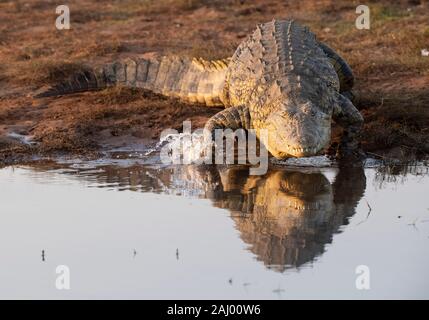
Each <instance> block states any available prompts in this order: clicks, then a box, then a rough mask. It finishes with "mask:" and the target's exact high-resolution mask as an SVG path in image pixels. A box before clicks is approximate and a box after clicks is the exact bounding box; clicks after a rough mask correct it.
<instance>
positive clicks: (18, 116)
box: [0, 0, 429, 164]
mask: <svg viewBox="0 0 429 320" xmlns="http://www.w3.org/2000/svg"><path fill="white" fill-rule="evenodd" d="M393 3H394V4H393ZM358 4H359V3H358V2H356V1H333V0H332V1H330V0H317V1H284V0H282V1H279V0H268V1H259V0H256V1H244V0H242V1H238V0H237V1H227V0H225V1H203V0H176V1H173V0H158V1H151V0H146V1H131V0H125V1H107V0H98V1H88V0H76V1H73V4H72V5H70V11H71V29H70V30H57V29H56V28H55V19H56V17H57V15H56V14H55V8H56V4H55V1H36V0H30V1H3V0H0V163H3V164H9V163H17V162H21V161H24V160H28V158H29V156H32V155H35V154H36V155H47V154H79V155H90V156H97V154H98V153H97V152H98V151H99V150H102V149H105V148H108V147H111V146H120V145H125V144H131V143H137V142H141V141H143V140H144V141H146V140H148V139H158V137H159V134H160V132H161V131H162V130H163V129H164V128H176V129H180V128H181V125H182V122H183V120H186V119H189V120H191V121H192V122H193V125H194V126H195V127H197V126H202V125H203V124H204V122H205V121H206V120H207V119H208V117H210V116H211V115H213V114H214V113H216V112H217V111H219V109H214V108H205V107H201V106H189V105H185V104H182V103H180V102H178V101H175V100H172V99H166V98H162V97H159V96H154V95H152V94H149V93H146V92H141V91H138V90H132V89H126V88H111V89H106V90H103V91H99V92H91V93H84V94H76V95H72V96H65V97H59V98H49V99H41V100H35V99H33V98H32V97H31V95H32V94H33V93H34V92H35V91H36V90H38V89H40V88H41V87H43V86H46V85H49V84H53V83H56V82H57V81H59V80H60V79H63V78H64V77H66V76H67V75H69V74H71V73H72V72H73V71H75V70H77V69H79V68H81V67H82V66H84V65H100V64H103V63H106V62H110V61H114V60H115V59H117V58H122V57H127V56H137V55H151V54H154V53H156V54H168V53H175V54H184V55H189V56H201V57H204V58H223V57H227V56H231V55H232V53H233V52H234V50H235V48H236V47H237V45H238V44H239V43H240V42H241V41H242V40H243V39H244V38H245V37H246V36H247V35H248V34H249V33H250V32H251V31H252V30H253V29H254V27H255V25H256V24H257V23H262V22H266V21H270V20H271V19H273V18H293V19H295V20H297V21H298V22H300V23H302V24H305V25H308V26H309V27H310V28H311V29H312V30H313V31H314V32H315V33H316V34H317V36H318V38H319V39H320V40H322V41H325V42H326V43H328V44H329V45H331V46H332V47H333V48H335V49H336V50H337V51H338V52H339V53H340V54H341V55H343V57H344V58H346V60H347V61H348V62H349V63H350V65H351V66H352V68H353V70H354V72H355V75H356V88H355V95H356V105H357V106H358V108H359V109H360V110H361V112H362V114H363V115H364V117H365V129H364V134H363V138H362V147H363V149H364V150H365V151H367V152H370V153H372V154H377V155H380V156H387V157H392V156H394V157H404V156H410V155H412V156H419V157H422V156H423V157H424V156H427V154H428V153H429V139H428V138H429V57H424V56H422V54H421V50H422V49H424V48H427V49H429V22H428V21H429V4H428V2H427V1H418V0H412V1H402V2H400V1H394V2H393V1H392V3H390V2H389V1H376V2H369V7H370V9H371V29H370V30H358V29H357V28H356V27H355V19H356V17H357V14H356V13H355V10H356V6H357V5H358ZM339 133H340V129H339V128H336V129H335V130H334V137H333V141H335V140H337V139H338V134H339ZM28 136H30V137H32V139H33V140H34V141H36V142H37V144H36V145H32V144H30V143H28V141H27V140H26V139H27V137H28Z"/></svg>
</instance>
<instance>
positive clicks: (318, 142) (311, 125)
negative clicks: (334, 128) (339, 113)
mask: <svg viewBox="0 0 429 320" xmlns="http://www.w3.org/2000/svg"><path fill="white" fill-rule="evenodd" d="M263 128H264V129H266V130H267V138H268V141H265V142H264V144H265V146H266V148H267V149H268V151H269V152H270V153H271V154H272V155H273V156H274V157H276V158H277V159H283V158H287V157H309V156H314V155H317V154H318V153H319V152H320V151H322V150H323V149H324V148H325V147H326V146H327V145H328V144H329V141H330V139H331V114H330V113H327V112H325V111H323V109H322V108H320V107H318V106H317V105H316V104H314V103H312V102H310V101H307V102H304V103H302V104H300V105H295V106H290V105H288V106H286V105H281V106H279V107H278V108H277V109H276V110H275V111H273V112H272V113H271V114H270V115H269V116H268V117H267V118H266V120H265V121H264V122H263Z"/></svg>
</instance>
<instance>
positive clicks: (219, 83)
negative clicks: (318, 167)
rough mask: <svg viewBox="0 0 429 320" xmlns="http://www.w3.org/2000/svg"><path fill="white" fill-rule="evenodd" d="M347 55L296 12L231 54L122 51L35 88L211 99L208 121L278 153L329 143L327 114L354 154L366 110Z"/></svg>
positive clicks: (301, 152) (312, 151)
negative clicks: (131, 54) (249, 135)
mask: <svg viewBox="0 0 429 320" xmlns="http://www.w3.org/2000/svg"><path fill="white" fill-rule="evenodd" d="M353 83H354V76H353V72H352V70H351V68H350V66H349V65H348V64H347V62H346V61H345V60H344V59H343V58H342V57H341V56H340V55H339V54H337V53H336V52H335V51H334V50H333V49H331V48H330V47H329V46H328V45H326V44H324V43H322V42H320V41H318V40H317V39H316V36H315V35H314V33H312V32H311V31H310V30H309V28H308V27H306V26H301V25H300V24H298V23H297V22H295V21H294V20H272V21H271V22H268V23H263V24H259V25H258V26H257V27H256V29H255V30H254V32H253V33H252V34H251V35H249V37H248V38H247V39H246V40H244V41H243V42H242V43H241V44H240V45H239V46H238V48H237V49H236V51H235V53H234V54H233V56H232V57H231V58H227V59H221V60H212V61H208V60H204V59H202V58H188V57H180V56H160V57H155V58H149V59H145V58H140V57H137V58H126V59H122V60H118V61H116V62H113V63H110V64H107V65H104V66H101V67H97V68H89V69H86V70H83V71H82V72H78V73H76V74H74V75H72V76H71V77H70V78H69V79H67V80H65V81H64V82H62V83H59V84H57V85H54V86H52V87H50V88H48V89H47V90H44V91H42V92H41V93H39V94H37V95H36V97H39V98H41V97H49V96H58V95H64V94H70V93H75V92H83V91H90V90H99V89H103V88H106V87H109V86H114V85H122V86H128V87H135V88H142V89H145V90H150V91H152V92H154V93H157V94H161V95H165V96H169V97H175V98H178V99H180V100H183V101H185V102H188V103H199V104H202V105H205V106H208V107H220V106H223V107H225V108H224V109H223V110H222V111H219V112H218V113H217V114H215V115H214V116H213V117H211V118H210V119H209V120H208V121H207V123H206V124H205V129H206V130H207V131H206V132H210V133H212V134H213V135H214V132H215V130H216V129H224V128H230V129H232V130H235V129H239V128H242V129H246V130H249V129H252V130H254V132H255V133H256V135H257V137H258V138H261V134H262V133H264V134H266V135H267V137H268V139H260V140H261V142H262V143H263V144H264V145H265V147H266V148H267V150H268V151H269V152H270V153H271V154H272V155H273V156H274V157H275V158H278V159H284V158H287V157H306V156H313V155H317V154H319V153H321V152H323V151H325V150H326V148H327V147H329V145H330V140H331V122H332V121H334V122H335V123H337V124H339V125H340V126H342V128H343V129H344V130H343V136H342V140H341V143H340V148H339V150H341V151H342V152H340V153H339V154H342V155H344V154H346V155H347V154H348V155H350V154H357V152H356V151H358V150H359V134H360V132H361V129H362V126H363V117H362V115H361V114H360V112H359V111H358V109H357V108H356V107H355V106H354V105H353V103H352V96H353V95H352V94H351V89H352V87H353Z"/></svg>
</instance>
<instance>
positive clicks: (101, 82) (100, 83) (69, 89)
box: [34, 69, 111, 98]
mask: <svg viewBox="0 0 429 320" xmlns="http://www.w3.org/2000/svg"><path fill="white" fill-rule="evenodd" d="M110 84H111V82H109V79H108V78H106V75H105V74H104V70H103V69H101V70H99V69H93V70H91V69H87V70H83V71H80V72H77V73H75V74H73V75H72V76H71V77H70V78H69V79H67V80H65V81H63V82H61V83H58V84H56V85H53V86H52V87H50V88H48V89H47V90H44V91H42V92H40V93H38V94H36V95H35V96H34V97H35V98H45V97H55V96H62V95H66V94H73V93H78V92H84V91H94V90H100V89H103V88H106V87H107V86H108V85H110Z"/></svg>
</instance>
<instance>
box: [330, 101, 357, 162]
mask: <svg viewBox="0 0 429 320" xmlns="http://www.w3.org/2000/svg"><path fill="white" fill-rule="evenodd" d="M333 119H334V121H335V122H336V123H338V124H339V125H341V126H342V127H343V128H344V134H343V137H342V140H341V144H340V147H339V150H338V151H339V152H338V153H337V156H338V157H339V158H344V157H349V156H360V151H359V136H360V133H361V131H362V126H363V117H362V115H361V114H360V112H359V110H358V109H356V107H355V106H354V105H353V103H352V102H351V101H350V100H349V99H348V98H347V97H345V96H343V95H342V94H339V95H338V105H337V106H335V108H334V114H333Z"/></svg>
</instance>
